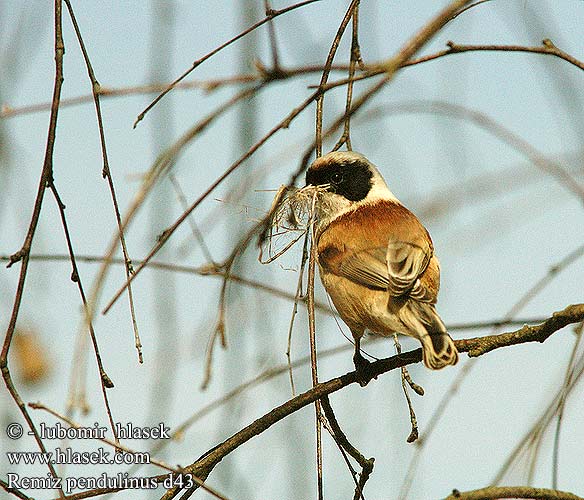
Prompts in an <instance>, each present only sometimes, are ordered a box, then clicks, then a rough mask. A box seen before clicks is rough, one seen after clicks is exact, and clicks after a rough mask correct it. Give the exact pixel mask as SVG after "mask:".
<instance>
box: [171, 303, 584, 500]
mask: <svg viewBox="0 0 584 500" xmlns="http://www.w3.org/2000/svg"><path fill="white" fill-rule="evenodd" d="M580 321H584V304H576V305H570V306H568V307H566V308H565V309H564V310H562V311H558V312H555V313H554V314H553V315H552V316H551V317H550V318H548V319H547V320H546V321H544V322H543V323H541V324H539V325H536V326H524V327H523V328H520V329H519V330H516V331H514V332H509V333H502V334H500V335H488V336H486V337H479V338H473V339H466V340H458V341H455V344H456V347H457V349H458V350H459V352H468V353H469V355H470V356H481V355H483V354H486V353H488V352H490V351H492V350H494V349H498V348H501V347H508V346H512V345H517V344H522V343H526V342H544V341H545V340H546V339H547V338H549V337H550V336H551V335H552V334H553V333H554V332H556V331H558V330H560V329H561V328H564V327H565V326H567V325H569V324H573V323H579V322H580ZM421 360H422V349H416V350H414V351H408V352H406V353H403V354H399V355H396V356H392V357H390V358H386V359H380V360H379V361H375V362H373V363H371V364H370V365H368V366H367V369H366V376H367V377H368V378H370V379H373V378H376V377H378V376H379V375H381V374H382V373H385V372H388V371H391V370H395V369H396V368H401V367H402V366H406V365H409V364H412V363H419V362H420V361H421ZM359 376H361V377H362V376H363V375H361V374H360V375H359ZM359 376H358V375H357V372H356V371H352V372H349V373H347V374H345V375H342V376H340V377H336V378H333V379H331V380H328V381H326V382H322V383H320V384H318V385H316V386H314V387H313V388H312V389H310V390H308V391H306V392H304V393H303V394H300V395H298V396H296V397H294V398H292V399H290V400H289V401H286V402H285V403H283V404H281V405H280V406H277V407H276V408H274V409H273V410H271V411H270V412H268V413H266V414H265V415H263V416H262V417H260V418H258V419H257V420H256V421H254V422H252V423H251V424H249V425H248V426H246V427H244V428H243V429H241V430H240V431H239V432H237V433H235V434H234V435H232V436H231V437H229V438H227V439H226V440H225V441H223V442H222V443H221V444H219V445H217V446H216V447H215V448H213V449H211V450H209V451H208V452H206V453H205V454H204V455H202V456H201V457H200V458H199V459H198V460H197V461H195V462H194V463H192V464H191V465H189V466H187V467H185V468H184V471H185V472H186V473H189V474H194V475H195V476H197V477H198V478H201V479H203V480H205V479H206V478H207V477H208V475H209V474H210V473H211V471H212V470H213V468H214V467H215V466H216V465H217V464H218V463H219V462H220V461H221V460H223V458H224V457H225V456H227V455H228V454H229V453H231V452H232V451H234V450H235V449H237V448H238V447H239V446H241V445H242V444H244V443H246V442H247V441H249V440H250V439H251V438H253V437H255V436H257V435H259V434H261V433H262V432H264V431H265V430H267V429H268V428H270V427H271V426H272V425H274V424H275V423H276V422H279V421H281V420H283V419H284V418H286V417H287V416H288V415H291V414H292V413H294V412H296V411H298V410H300V409H301V408H304V407H305V406H308V405H310V404H312V403H314V402H315V401H317V400H319V399H321V398H323V397H325V396H328V395H329V394H332V393H333V392H336V391H339V390H340V389H342V388H344V387H346V386H348V385H351V384H354V383H356V382H358V378H359ZM176 493H177V489H170V490H168V491H167V493H166V494H165V495H164V496H163V497H162V498H163V500H168V499H170V498H174V496H175V495H176Z"/></svg>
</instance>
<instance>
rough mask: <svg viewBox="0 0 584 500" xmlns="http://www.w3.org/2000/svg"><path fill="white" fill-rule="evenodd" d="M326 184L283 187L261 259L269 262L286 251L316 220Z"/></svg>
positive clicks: (263, 242) (262, 242) (272, 208)
mask: <svg viewBox="0 0 584 500" xmlns="http://www.w3.org/2000/svg"><path fill="white" fill-rule="evenodd" d="M323 191H326V187H323V186H305V187H303V188H300V189H298V188H295V187H288V186H281V187H280V189H279V190H278V192H277V193H276V196H275V197H274V201H273V202H272V207H271V208H270V214H271V217H270V220H269V227H268V230H267V231H266V234H265V237H264V238H263V239H262V241H261V242H260V256H259V260H260V262H261V263H262V264H269V263H270V262H273V261H274V260H276V259H277V258H278V257H280V256H282V255H283V254H285V253H286V252H287V251H288V250H289V249H290V248H292V247H293V246H294V245H295V244H296V242H298V241H299V240H300V239H302V237H303V236H304V235H305V234H306V231H307V230H308V229H309V228H310V226H311V225H312V224H313V222H314V211H315V206H316V204H317V203H318V200H319V194H320V193H321V192H323Z"/></svg>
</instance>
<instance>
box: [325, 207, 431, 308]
mask: <svg viewBox="0 0 584 500" xmlns="http://www.w3.org/2000/svg"><path fill="white" fill-rule="evenodd" d="M340 235H342V236H340ZM343 237H344V238H343ZM340 238H343V239H342V240H341V239H340ZM433 251H434V249H433V246H432V240H431V239H430V236H429V234H428V232H427V231H426V229H425V228H424V226H422V224H421V223H420V221H419V220H418V219H417V217H416V216H415V215H414V214H413V213H412V212H410V211H409V210H408V209H407V208H405V207H404V206H403V205H401V204H399V203H397V202H392V201H382V202H376V203H375V204H372V205H363V206H362V207H359V208H357V209H356V210H354V211H352V212H349V213H347V214H344V215H342V216H341V217H339V218H337V219H335V220H334V221H333V222H331V224H330V225H329V226H328V227H327V228H326V229H325V230H324V231H323V232H322V233H321V235H320V237H319V240H318V254H319V262H320V264H321V266H323V267H324V268H325V269H327V271H329V272H332V273H334V274H337V275H339V276H343V277H345V278H347V279H349V280H351V281H354V282H356V283H359V284H362V285H364V286H367V287H369V288H378V289H383V290H388V291H389V293H390V294H391V295H392V296H394V297H398V296H402V295H405V294H409V296H411V297H412V298H415V299H416V300H420V301H423V302H435V301H436V295H437V292H438V286H439V280H440V269H439V266H438V261H437V260H436V258H435V257H433ZM426 274H428V276H426Z"/></svg>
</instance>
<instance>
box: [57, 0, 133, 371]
mask: <svg viewBox="0 0 584 500" xmlns="http://www.w3.org/2000/svg"><path fill="white" fill-rule="evenodd" d="M65 5H66V6H67V10H68V11H69V16H70V17H71V22H72V23H73V27H74V29H75V34H76V36H77V41H78V42H79V47H80V48H81V52H82V53H83V59H84V61H85V66H86V68H87V73H88V76H89V80H90V81H91V89H92V93H93V102H94V104H95V112H96V115H97V128H98V130H99V142H100V145H101V154H102V158H103V170H102V176H103V177H104V178H105V179H106V180H107V183H108V187H109V191H110V195H111V198H112V203H113V207H114V214H115V217H116V223H117V225H118V231H119V238H120V245H121V247H122V253H123V255H124V261H125V265H124V268H125V271H126V281H128V280H129V279H130V276H131V274H132V260H131V259H130V256H129V254H128V247H127V246H126V238H125V236H124V231H123V228H122V216H121V215H120V207H119V204H118V198H117V196H116V189H115V186H114V179H113V176H112V173H111V169H110V166H109V160H108V155H107V146H106V141H105V132H104V128H103V118H102V114H101V104H100V102H99V82H98V81H97V78H96V76H95V73H94V71H93V66H92V65H91V60H90V59H89V54H88V53H87V49H86V48H85V42H84V41H83V37H82V35H81V29H80V28H79V25H78V23H77V18H76V17H75V13H74V11H73V6H72V5H71V1H70V0H65ZM128 302H129V306H130V317H131V318H132V328H133V330H134V344H135V346H136V352H137V353H138V361H139V362H140V363H143V362H144V360H143V357H142V342H141V341H140V333H139V332H138V322H137V321H136V310H135V307H134V294H133V293H132V287H131V286H130V284H129V283H128Z"/></svg>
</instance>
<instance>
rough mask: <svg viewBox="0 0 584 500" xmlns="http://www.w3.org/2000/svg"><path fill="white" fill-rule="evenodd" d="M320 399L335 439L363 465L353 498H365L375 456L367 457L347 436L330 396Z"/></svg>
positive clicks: (356, 499) (354, 499) (355, 499)
mask: <svg viewBox="0 0 584 500" xmlns="http://www.w3.org/2000/svg"><path fill="white" fill-rule="evenodd" d="M320 401H321V403H322V408H323V410H324V414H325V416H326V418H327V420H328V422H329V424H330V426H331V429H332V431H333V432H334V436H335V440H337V441H338V443H339V445H340V446H341V447H342V448H343V449H344V450H345V451H346V452H347V453H348V454H349V455H351V456H352V457H353V458H354V459H355V460H356V461H357V463H358V464H359V465H360V466H361V474H360V476H359V481H358V482H357V484H356V485H355V495H354V497H353V500H358V499H359V498H364V497H363V488H364V487H365V483H366V482H367V480H368V479H369V476H370V475H371V473H372V472H373V465H374V462H375V458H365V457H364V456H363V454H362V453H361V452H360V451H359V450H358V449H357V448H355V447H354V446H353V445H352V444H351V443H350V442H349V440H348V439H347V436H346V435H345V433H344V432H343V430H342V429H341V426H340V425H339V423H338V421H337V418H336V417H335V413H334V412H333V408H332V406H331V404H330V401H329V398H328V396H324V397H323V398H322V399H321V400H320Z"/></svg>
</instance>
